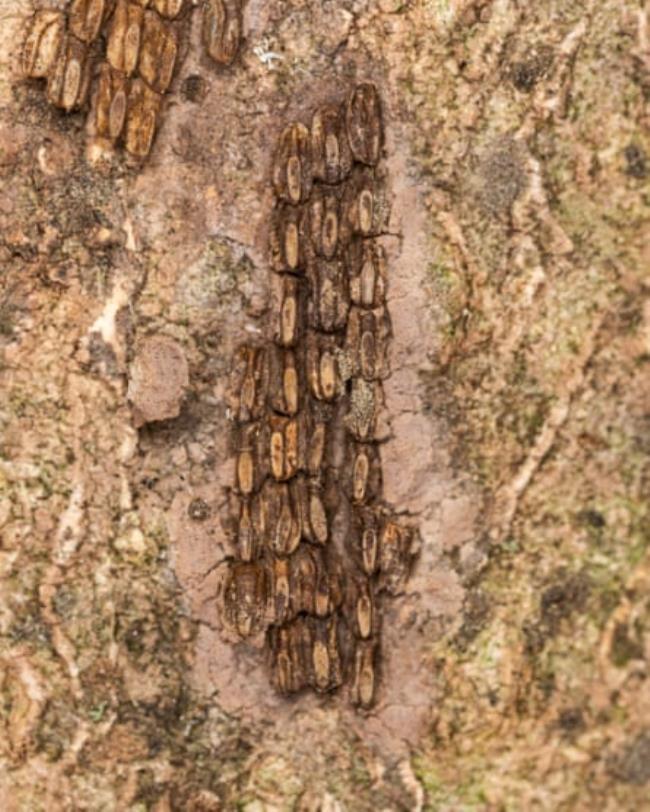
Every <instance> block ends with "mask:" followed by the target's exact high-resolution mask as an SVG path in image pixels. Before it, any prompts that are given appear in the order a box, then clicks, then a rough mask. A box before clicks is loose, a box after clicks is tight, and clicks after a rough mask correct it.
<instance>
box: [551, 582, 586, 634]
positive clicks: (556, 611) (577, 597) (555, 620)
mask: <svg viewBox="0 0 650 812" xmlns="http://www.w3.org/2000/svg"><path fill="white" fill-rule="evenodd" d="M588 591H589V586H588V584H587V581H586V579H585V578H584V576H582V575H570V576H568V577H566V578H563V579H562V580H560V581H558V582H556V583H555V584H553V585H552V586H550V587H548V588H547V589H545V590H544V592H543V593H542V597H541V600H540V610H541V621H542V623H543V624H544V626H545V627H546V628H548V630H549V632H550V633H551V634H553V633H554V632H555V631H557V627H558V625H559V623H560V621H561V620H563V619H564V618H567V617H569V616H570V615H571V614H573V612H576V611H580V610H581V609H582V608H583V607H584V604H585V601H586V599H587V594H588Z"/></svg>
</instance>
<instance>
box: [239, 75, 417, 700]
mask: <svg viewBox="0 0 650 812" xmlns="http://www.w3.org/2000/svg"><path fill="white" fill-rule="evenodd" d="M381 143H382V123H381V111H380V104H379V99H378V96H377V91H376V89H375V87H374V86H373V85H371V84H364V85H359V86H358V87H356V88H355V89H353V91H352V92H351V93H350V95H349V97H348V98H347V99H346V101H345V102H344V104H343V105H341V106H331V105H328V106H325V107H322V108H320V109H319V110H317V111H316V112H315V113H314V114H313V117H312V119H311V130H310V129H309V128H308V127H307V126H305V124H303V123H301V122H292V123H291V124H289V125H288V126H287V127H286V128H285V129H284V130H283V132H282V133H281V135H280V138H279V144H278V147H277V150H276V153H275V158H274V164H273V171H272V178H273V186H274V189H275V193H276V203H275V208H274V211H273V213H272V215H271V218H270V229H269V230H270V245H269V264H270V267H271V269H272V271H273V272H274V273H273V279H272V283H273V284H272V287H273V305H272V320H271V325H270V339H269V341H268V343H267V344H266V345H265V346H261V347H244V348H242V349H241V350H240V353H239V355H238V357H237V359H236V362H235V375H234V389H235V396H234V397H235V406H234V409H233V416H234V419H235V423H236V426H237V429H236V433H237V438H238V440H237V442H238V452H237V454H238V455H237V461H236V480H235V483H234V489H233V495H234V497H235V504H236V507H235V509H234V511H233V516H232V528H233V531H232V542H233V544H232V549H233V560H232V563H231V565H230V568H229V572H228V576H227V579H226V583H225V588H224V592H223V602H224V613H223V615H224V619H225V621H226V623H227V625H228V626H230V628H232V629H233V630H235V631H236V632H237V633H238V634H239V635H241V636H243V637H245V636H247V635H249V634H251V633H255V632H260V631H264V632H265V634H266V645H267V654H268V662H269V668H270V675H271V682H272V684H273V685H274V686H275V687H276V689H277V690H278V691H280V692H281V693H283V694H291V693H295V692H298V691H301V690H303V689H305V688H311V689H313V690H314V691H317V692H319V693H326V692H330V691H333V690H335V689H338V688H339V687H340V686H342V685H344V684H346V685H347V686H348V688H349V694H350V697H351V699H352V701H353V702H354V704H356V705H357V706H359V707H361V708H366V709H367V708H370V707H371V706H372V705H373V704H374V702H375V699H376V690H377V685H378V680H377V669H378V662H379V654H380V641H381V615H382V613H381V601H382V599H383V598H384V597H385V596H386V595H387V594H391V593H395V592H396V591H398V590H399V588H400V585H402V584H403V583H404V580H405V579H406V577H408V572H409V568H410V564H411V562H412V557H413V544H412V541H413V530H412V529H410V528H408V527H406V526H403V525H402V524H401V523H399V522H397V521H396V520H395V519H394V517H392V516H391V514H390V511H389V509H388V507H387V505H386V504H385V503H384V501H383V494H382V469H381V456H380V451H379V443H378V440H377V437H376V436H375V427H376V425H377V410H378V408H379V406H380V404H381V402H382V400H383V398H382V391H381V390H382V381H383V380H384V379H385V378H386V376H387V375H388V373H389V369H388V360H387V346H388V339H389V336H390V320H389V316H388V311H387V309H386V287H387V271H386V258H385V255H384V252H383V249H382V248H381V246H380V245H379V244H378V242H377V240H376V236H377V235H379V234H380V232H381V230H382V227H383V225H385V223H384V222H383V220H384V219H385V212H384V210H383V208H382V206H381V205H379V204H378V203H377V201H378V200H380V199H383V196H384V189H383V185H384V184H383V173H382V171H381V168H379V167H378V162H379V158H380V152H381Z"/></svg>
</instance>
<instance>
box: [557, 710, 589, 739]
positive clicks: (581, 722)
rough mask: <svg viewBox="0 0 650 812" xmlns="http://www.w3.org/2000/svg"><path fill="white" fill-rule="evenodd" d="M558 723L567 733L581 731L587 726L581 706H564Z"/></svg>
mask: <svg viewBox="0 0 650 812" xmlns="http://www.w3.org/2000/svg"><path fill="white" fill-rule="evenodd" d="M557 725H558V727H559V728H560V730H562V731H563V733H565V734H572V733H579V732H580V731H581V730H584V728H585V719H584V714H583V712H582V709H581V708H575V707H574V708H564V710H562V711H560V714H559V716H558V718H557Z"/></svg>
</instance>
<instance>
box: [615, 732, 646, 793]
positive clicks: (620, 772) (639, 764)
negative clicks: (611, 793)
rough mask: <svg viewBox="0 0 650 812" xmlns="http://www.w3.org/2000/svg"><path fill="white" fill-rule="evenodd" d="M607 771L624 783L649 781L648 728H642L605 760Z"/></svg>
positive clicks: (639, 784) (638, 784)
mask: <svg viewBox="0 0 650 812" xmlns="http://www.w3.org/2000/svg"><path fill="white" fill-rule="evenodd" d="M607 769H608V772H609V773H610V774H611V775H612V776H613V777H614V778H616V779H617V780H618V781H622V782H623V783H624V784H636V785H637V786H641V785H643V784H646V783H647V782H648V781H650V730H644V731H642V732H641V733H639V734H638V736H636V738H634V739H633V740H632V741H631V742H628V743H627V744H626V745H624V746H623V747H622V749H621V750H619V752H618V753H615V754H614V755H612V756H611V757H610V758H609V759H608V761H607Z"/></svg>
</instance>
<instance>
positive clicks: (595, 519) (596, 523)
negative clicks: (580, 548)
mask: <svg viewBox="0 0 650 812" xmlns="http://www.w3.org/2000/svg"><path fill="white" fill-rule="evenodd" d="M576 518H577V520H578V521H579V522H580V524H585V525H587V526H588V527H593V528H594V529H596V530H600V529H602V528H603V527H605V524H606V522H605V517H604V516H603V514H602V513H599V512H598V511H597V510H593V509H587V510H581V511H580V512H579V513H578V514H577V516H576Z"/></svg>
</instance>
